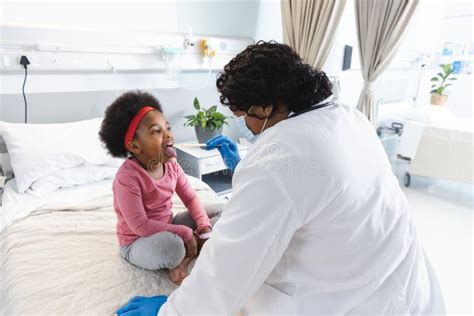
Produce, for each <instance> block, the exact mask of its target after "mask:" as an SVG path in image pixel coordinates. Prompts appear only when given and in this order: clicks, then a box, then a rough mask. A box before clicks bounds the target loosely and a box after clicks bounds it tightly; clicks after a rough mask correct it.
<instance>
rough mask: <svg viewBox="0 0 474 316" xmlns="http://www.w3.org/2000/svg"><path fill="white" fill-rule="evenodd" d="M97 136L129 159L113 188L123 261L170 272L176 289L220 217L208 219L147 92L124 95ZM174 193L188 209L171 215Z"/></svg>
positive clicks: (156, 105)
mask: <svg viewBox="0 0 474 316" xmlns="http://www.w3.org/2000/svg"><path fill="white" fill-rule="evenodd" d="M99 136H100V139H101V140H102V142H103V143H104V144H105V146H106V147H107V150H108V151H109V153H110V154H111V155H112V156H114V157H123V158H125V157H128V159H126V160H125V162H124V163H123V165H122V166H121V167H120V168H119V170H118V171H117V174H116V176H115V179H114V182H113V188H112V189H113V193H114V209H115V212H116V213H117V220H118V221H117V236H118V241H119V244H120V254H121V256H122V257H123V258H124V259H125V260H126V261H128V262H130V263H131V264H133V265H135V266H138V267H140V268H143V269H147V270H158V269H164V268H165V269H169V273H170V279H171V280H172V281H173V282H175V283H177V284H180V283H181V282H182V280H183V279H184V278H185V277H186V276H187V275H188V273H187V270H186V266H187V265H188V263H189V262H190V260H191V259H192V258H193V257H194V256H196V255H197V251H198V245H199V246H202V243H203V242H204V240H205V239H207V238H209V237H210V234H211V230H212V225H211V222H212V223H214V222H215V221H216V220H217V218H218V216H217V214H212V215H213V217H212V218H211V220H209V216H208V214H206V212H205V210H204V208H203V207H202V205H201V202H200V201H199V198H198V197H197V195H196V193H195V192H194V190H193V189H192V187H191V185H190V184H189V182H188V179H187V178H186V175H185V174H184V172H183V170H182V169H181V167H180V165H179V164H178V163H177V162H176V159H175V157H176V153H175V151H174V149H173V144H174V139H173V134H172V133H171V128H170V126H169V123H168V122H167V121H166V118H165V117H164V116H163V111H162V109H161V105H160V103H159V102H158V100H157V99H156V98H155V97H154V96H152V95H151V94H149V93H144V92H140V91H134V92H127V93H125V94H123V95H122V96H120V97H119V98H118V99H117V100H115V101H114V102H113V103H112V104H111V105H110V106H109V107H108V108H107V110H106V111H105V117H104V120H103V122H102V126H101V130H100V132H99ZM174 192H176V193H177V194H178V196H179V197H180V198H181V200H182V201H183V203H184V205H185V206H186V208H187V210H188V211H187V212H182V213H179V214H177V215H175V216H173V213H172V208H173V203H172V195H173V193H174Z"/></svg>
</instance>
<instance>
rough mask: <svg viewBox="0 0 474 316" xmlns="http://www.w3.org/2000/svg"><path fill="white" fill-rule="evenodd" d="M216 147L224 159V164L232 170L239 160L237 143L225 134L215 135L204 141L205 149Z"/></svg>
mask: <svg viewBox="0 0 474 316" xmlns="http://www.w3.org/2000/svg"><path fill="white" fill-rule="evenodd" d="M214 148H217V150H219V153H220V154H221V156H222V159H223V160H224V164H225V165H226V167H227V168H229V169H230V171H232V172H234V170H235V168H236V167H237V165H238V164H239V162H240V155H239V149H238V148H237V144H236V143H235V142H234V141H233V140H232V139H230V138H228V137H227V136H223V135H217V136H214V137H213V138H211V139H210V140H209V141H208V142H207V143H206V149H207V150H211V149H214Z"/></svg>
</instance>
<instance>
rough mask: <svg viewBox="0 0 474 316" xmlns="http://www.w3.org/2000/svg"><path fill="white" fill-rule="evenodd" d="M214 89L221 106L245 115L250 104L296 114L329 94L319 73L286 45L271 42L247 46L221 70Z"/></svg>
mask: <svg viewBox="0 0 474 316" xmlns="http://www.w3.org/2000/svg"><path fill="white" fill-rule="evenodd" d="M216 86H217V89H218V91H219V92H220V94H221V96H220V101H221V103H222V104H223V105H226V106H229V107H230V109H231V110H233V111H235V110H239V111H245V112H247V111H248V109H249V108H250V107H251V106H254V105H258V106H269V105H275V104H276V103H277V102H282V103H284V104H286V105H287V106H288V109H289V110H290V111H293V112H300V111H302V110H304V109H307V108H309V107H311V106H312V105H314V104H316V103H319V102H321V101H322V100H324V99H326V98H327V97H329V96H330V95H331V94H332V92H331V89H332V84H331V82H330V81H329V79H328V77H327V76H326V74H325V73H324V72H323V71H321V70H318V69H316V68H314V67H312V66H311V65H309V64H306V63H304V62H303V60H302V59H301V57H300V56H299V55H298V54H297V53H296V52H295V51H294V50H293V49H292V48H291V47H290V46H288V45H285V44H280V43H277V42H275V41H270V42H265V41H259V42H257V43H256V44H254V45H250V46H248V47H247V48H246V49H245V50H244V51H242V52H241V53H239V54H238V55H237V56H236V57H234V58H233V59H232V60H231V61H230V62H229V63H228V64H227V65H226V66H225V67H224V72H222V73H220V74H219V75H218V78H217V83H216ZM274 109H276V107H274ZM274 113H275V111H273V114H274Z"/></svg>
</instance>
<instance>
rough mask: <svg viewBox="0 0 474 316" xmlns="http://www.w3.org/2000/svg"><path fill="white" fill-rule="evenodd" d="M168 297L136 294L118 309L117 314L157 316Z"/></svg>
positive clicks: (125, 315)
mask: <svg viewBox="0 0 474 316" xmlns="http://www.w3.org/2000/svg"><path fill="white" fill-rule="evenodd" d="M167 299H168V297H166V296H164V295H160V296H152V297H144V296H135V297H134V298H132V299H131V300H130V301H128V303H127V304H126V305H124V306H122V307H121V308H120V309H119V310H118V311H117V315H124V316H156V315H157V314H158V311H159V310H160V308H161V306H162V305H163V304H164V303H165V302H166V300H167Z"/></svg>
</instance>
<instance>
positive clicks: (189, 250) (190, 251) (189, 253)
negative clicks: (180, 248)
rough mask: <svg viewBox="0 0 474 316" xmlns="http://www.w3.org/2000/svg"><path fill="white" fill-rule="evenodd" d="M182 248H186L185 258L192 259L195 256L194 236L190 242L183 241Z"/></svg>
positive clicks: (195, 243)
mask: <svg viewBox="0 0 474 316" xmlns="http://www.w3.org/2000/svg"><path fill="white" fill-rule="evenodd" d="M184 246H185V247H186V258H193V257H195V256H196V255H197V242H196V238H194V236H193V238H191V239H190V240H188V241H185V242H184Z"/></svg>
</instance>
